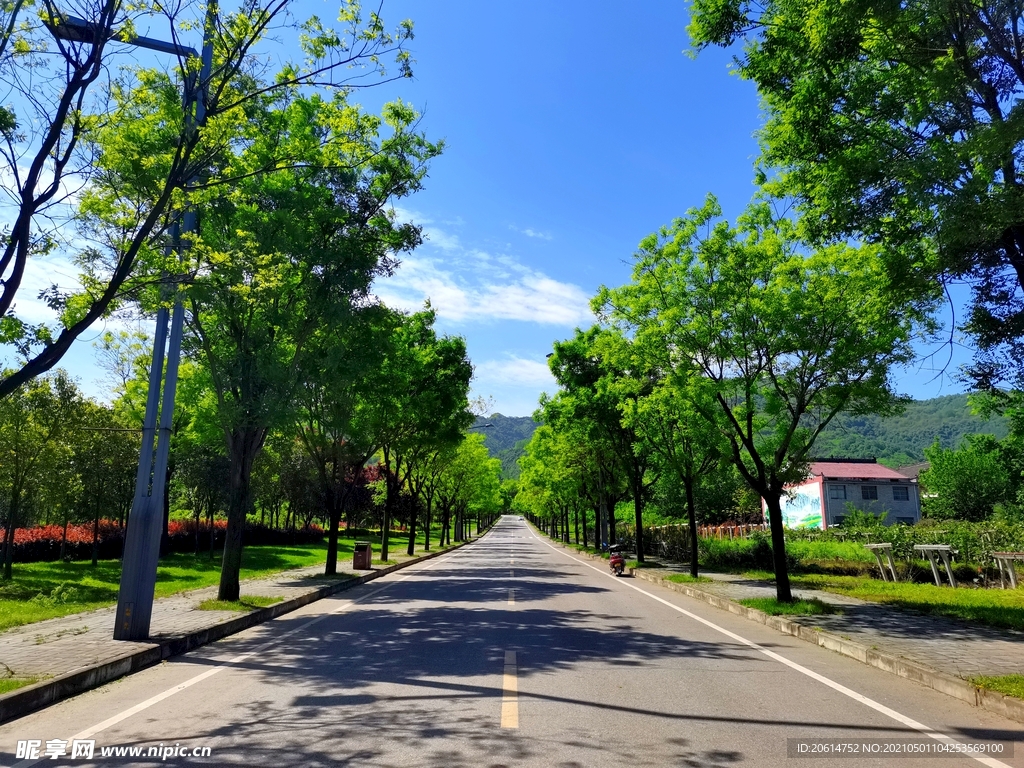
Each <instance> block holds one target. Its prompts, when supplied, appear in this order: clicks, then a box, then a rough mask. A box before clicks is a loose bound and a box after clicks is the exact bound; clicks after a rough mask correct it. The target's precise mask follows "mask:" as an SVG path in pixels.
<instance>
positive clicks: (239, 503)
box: [217, 427, 266, 602]
mask: <svg viewBox="0 0 1024 768" xmlns="http://www.w3.org/2000/svg"><path fill="white" fill-rule="evenodd" d="M265 436H266V431H265V430H263V429H261V428H259V427H249V428H242V429H238V430H235V431H234V433H233V434H232V436H231V440H230V442H229V445H228V456H229V460H230V476H231V483H230V493H229V502H228V528H227V531H226V532H225V534H224V555H223V557H222V558H221V567H220V589H219V591H218V593H217V599H218V600H228V601H232V602H233V601H235V600H237V599H238V594H239V583H238V574H239V571H241V570H242V536H243V534H244V532H245V519H246V515H248V513H249V494H250V492H251V485H252V465H253V462H254V461H255V460H256V456H257V455H258V454H259V452H260V448H262V447H263V438H264V437H265Z"/></svg>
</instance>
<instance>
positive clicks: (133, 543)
mask: <svg viewBox="0 0 1024 768" xmlns="http://www.w3.org/2000/svg"><path fill="white" fill-rule="evenodd" d="M217 13H218V8H217V0H210V2H209V3H208V4H207V7H206V24H205V30H204V34H203V52H202V64H201V67H200V72H199V77H198V79H196V77H195V75H194V74H193V75H186V77H185V84H184V93H183V95H182V104H183V107H184V115H185V129H186V131H194V130H196V129H198V128H199V127H200V126H202V125H203V122H204V121H205V119H206V90H207V82H208V80H209V78H210V72H211V70H212V68H213V27H214V24H215V22H216V20H217ZM53 18H54V19H55V21H54V22H53V23H50V24H48V25H47V27H48V29H49V30H50V33H51V34H53V36H54V37H57V38H60V39H62V40H69V41H72V42H78V43H87V44H93V45H95V44H97V43H105V42H107V41H109V40H112V39H114V38H115V37H116V36H117V35H118V34H119V33H118V32H116V31H115V30H112V29H109V28H108V29H102V28H101V27H100V26H99V25H98V24H96V23H95V22H90V21H86V20H84V19H80V18H78V17H76V16H70V15H65V14H54V16H53ZM124 42H127V43H128V44H129V45H133V46H136V47H138V48H146V49H148V50H151V51H158V52H160V53H171V54H174V55H175V56H178V57H181V58H184V59H186V60H187V59H189V58H197V57H199V55H200V54H199V53H198V52H197V51H196V50H195V49H194V48H189V47H187V46H183V45H178V44H177V43H168V42H165V41H163V40H155V39H153V38H150V37H142V36H132V37H131V39H129V40H126V41H124ZM195 181H196V179H195V177H193V178H190V179H188V181H186V186H188V185H190V184H192V183H194V182H195ZM182 219H183V221H182V223H181V224H180V225H179V224H178V223H175V224H174V225H173V227H172V228H171V242H172V245H171V248H172V249H174V250H177V249H179V248H180V247H181V243H182V238H186V239H187V237H188V235H191V234H193V233H195V232H196V231H197V216H196V212H195V211H194V210H192V209H189V210H187V211H185V214H184V216H183V217H182ZM170 315H171V313H170V312H169V311H168V309H167V307H161V308H160V309H159V310H158V311H157V315H156V331H155V334H154V338H153V361H152V364H151V366H150V370H149V393H148V395H147V397H146V414H145V419H144V421H143V426H142V449H141V450H140V451H139V469H138V472H137V474H136V477H135V498H134V499H133V501H132V510H131V513H130V514H129V516H128V529H127V531H126V534H125V549H124V561H123V563H122V566H121V587H120V590H119V591H118V598H117V618H116V621H115V623H114V639H115V640H145V639H147V638H148V637H149V624H150V619H151V618H152V615H153V592H154V589H155V587H156V567H157V561H158V559H159V556H160V534H161V528H162V525H161V524H162V523H163V498H164V488H165V486H166V482H167V459H168V455H169V453H170V444H171V427H172V425H173V418H174V396H175V391H176V389H177V385H178V362H179V360H180V358H181V336H182V326H183V324H184V310H183V307H182V304H181V300H180V298H179V299H177V300H176V301H175V303H174V314H173V317H171V334H170V343H169V344H168V339H167V321H168V317H169V316H170ZM165 347H167V350H166V360H167V374H166V377H165V376H164V348H165ZM161 381H162V382H163V398H162V404H161V397H160V389H161ZM158 411H159V418H160V426H159V433H157V413H158ZM154 439H156V456H155V460H154V449H153V442H154Z"/></svg>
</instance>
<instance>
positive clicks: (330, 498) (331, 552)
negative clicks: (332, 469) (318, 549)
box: [324, 488, 341, 576]
mask: <svg viewBox="0 0 1024 768" xmlns="http://www.w3.org/2000/svg"><path fill="white" fill-rule="evenodd" d="M324 491H325V492H326V496H327V512H328V515H329V518H330V522H329V526H328V530H327V564H326V565H325V566H324V574H325V575H327V576H333V575H334V574H336V573H337V572H338V527H339V526H340V525H341V504H339V503H338V502H339V501H340V499H339V498H338V494H337V493H336V492H335V490H334V489H333V488H325V489H324Z"/></svg>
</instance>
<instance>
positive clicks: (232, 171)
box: [0, 0, 412, 399]
mask: <svg viewBox="0 0 1024 768" xmlns="http://www.w3.org/2000/svg"><path fill="white" fill-rule="evenodd" d="M73 10H74V12H75V13H76V14H77V15H80V16H81V17H83V18H85V19H86V20H88V22H89V23H91V24H92V27H91V29H90V32H89V33H88V34H86V35H84V38H83V39H80V40H76V41H68V40H62V39H55V36H54V34H53V30H54V29H55V28H57V27H60V26H61V24H62V23H63V17H62V13H63V11H60V10H58V9H57V7H56V6H55V5H54V4H53V3H50V2H43V1H41V0H13V1H12V2H7V3H3V4H2V5H0V80H2V81H3V82H4V83H5V85H6V86H7V90H6V91H5V93H7V94H8V96H10V95H12V94H13V95H14V96H15V98H13V99H12V100H11V101H10V102H8V106H5V107H3V108H0V139H2V140H0V170H2V172H3V176H4V179H5V186H6V185H9V186H10V188H11V191H12V193H13V194H11V195H9V196H5V198H4V201H5V204H6V205H7V206H8V208H9V210H8V211H7V212H6V213H5V215H4V219H5V220H7V221H10V222H11V226H10V228H9V229H8V230H7V232H6V233H5V237H4V238H3V239H2V241H0V345H10V346H12V347H13V348H14V349H15V351H16V352H17V353H18V356H19V357H20V358H21V359H23V360H24V361H25V362H24V364H22V365H21V366H20V367H17V368H13V369H11V370H8V371H5V372H4V373H3V374H2V375H0V399H3V398H4V397H6V396H8V395H9V394H11V393H12V392H13V391H14V390H15V389H16V388H17V387H18V386H20V385H21V384H23V383H25V382H26V381H28V380H29V379H31V378H33V377H35V376H38V375H40V374H42V373H44V372H46V371H48V370H50V369H52V368H53V366H54V365H56V364H57V363H58V362H59V361H60V359H61V358H62V357H63V356H64V354H65V353H66V352H67V351H68V349H69V348H70V347H71V345H72V343H73V342H74V341H75V339H77V338H78V337H79V336H80V335H81V334H82V333H83V332H84V331H85V330H86V329H87V328H89V327H90V326H91V325H92V324H93V323H94V322H95V321H96V320H98V319H100V318H101V317H104V316H106V315H107V314H108V313H109V312H110V311H111V310H113V309H115V308H116V307H117V306H118V305H119V304H120V303H121V302H123V301H124V300H125V299H126V298H130V297H131V295H132V294H133V292H134V291H136V290H138V287H139V286H138V285H135V281H136V280H137V279H141V280H142V282H143V283H145V282H146V281H149V280H151V279H154V278H156V277H159V275H160V273H161V271H162V270H161V269H160V265H159V264H156V265H149V264H147V262H148V261H149V260H150V258H151V257H153V256H155V255H157V254H158V253H159V250H160V246H161V245H162V243H161V241H162V240H163V239H165V237H164V236H165V235H167V234H168V233H170V232H171V230H172V229H173V227H174V225H175V224H176V222H178V220H179V214H180V212H181V210H182V204H183V201H182V199H181V198H182V195H183V191H184V189H185V188H186V186H188V184H189V182H190V180H192V179H194V178H195V177H196V175H197V174H198V173H200V172H202V173H203V174H204V175H205V177H206V179H205V185H206V186H207V187H209V185H218V184H219V185H223V184H226V183H230V182H231V180H232V179H233V178H236V174H237V172H238V168H237V167H236V166H234V165H233V164H232V163H230V162H225V155H230V154H232V153H233V152H237V149H238V147H239V146H240V145H242V144H245V143H250V142H252V141H253V140H260V139H262V138H264V137H260V136H259V135H258V134H259V131H261V130H265V129H266V128H267V126H266V125H263V124H260V122H259V121H256V120H253V117H254V115H255V113H256V112H258V111H259V110H260V109H261V108H263V107H264V106H265V104H266V102H267V101H268V100H271V101H272V100H274V99H275V98H280V95H281V94H285V93H290V92H294V91H296V90H303V91H306V92H309V91H312V90H315V89H316V88H324V89H328V88H340V89H344V90H346V91H348V90H352V89H353V88H358V87H361V86H365V85H369V84H373V83H375V82H376V83H379V82H383V81H386V80H387V79H388V78H389V77H407V76H411V70H410V68H409V64H410V59H409V55H408V52H407V51H405V50H404V45H405V43H406V42H407V41H408V40H409V39H410V38H411V37H412V23H411V22H409V21H405V22H402V23H401V24H400V25H399V26H398V28H397V30H396V31H395V32H394V33H391V32H388V31H387V29H386V28H385V26H384V23H383V21H382V19H381V18H380V16H379V15H378V14H377V13H371V14H369V16H368V17H363V16H362V14H361V11H360V8H359V5H358V3H356V2H353V1H351V0H342V3H341V8H340V11H339V13H338V17H337V18H338V22H337V26H336V27H335V26H331V25H330V24H324V22H322V21H321V20H320V19H319V18H317V17H315V16H312V17H309V18H308V19H306V20H305V21H299V20H298V19H296V18H295V16H294V11H295V3H294V2H292V1H291V0H268V1H267V2H263V1H262V0H250V2H246V3H244V4H242V5H241V6H239V7H238V8H237V9H235V10H233V11H231V12H228V13H222V12H220V9H219V7H218V4H217V3H216V2H213V1H212V0H211V2H209V3H207V2H198V1H193V0H186V1H185V2H180V3H175V4H173V5H171V6H168V5H163V4H156V3H148V2H142V3H123V2H120V0H82V2H77V3H75V5H74V8H73ZM160 19H162V20H166V22H167V25H166V27H165V28H164V29H165V36H166V38H167V39H169V40H178V35H179V33H180V32H181V31H182V30H183V29H192V30H196V32H195V33H194V34H195V38H198V37H199V34H198V30H202V29H206V28H208V29H209V32H210V35H209V37H210V39H211V40H212V41H213V64H212V68H211V70H210V71H209V74H208V76H206V77H203V78H201V73H200V69H199V61H198V58H196V57H191V56H180V57H178V56H166V57H165V59H166V61H167V64H168V67H167V69H165V70H155V69H147V68H142V67H137V66H132V65H131V63H130V62H131V61H132V58H133V57H130V56H127V57H124V59H123V61H124V65H123V66H121V67H120V68H117V62H118V61H119V58H118V57H119V55H120V54H121V53H125V52H129V51H130V43H131V40H132V39H133V37H134V36H135V29H136V27H139V28H145V27H148V26H149V25H150V23H151V22H152V21H153V20H160ZM282 29H288V30H289V31H290V32H292V33H294V34H295V36H296V38H297V44H296V45H295V46H294V47H293V51H294V53H295V55H294V57H292V56H287V57H285V58H283V61H282V64H281V66H280V68H279V70H278V71H276V72H270V73H268V72H267V62H268V61H270V60H271V59H272V58H273V59H278V58H279V57H278V56H277V55H276V52H274V51H273V45H274V41H273V39H274V36H275V35H277V34H280V33H281V31H282ZM155 34H157V35H159V32H155ZM182 42H183V43H184V42H185V41H182ZM189 42H193V44H196V45H197V47H199V46H198V39H194V41H189ZM271 53H274V54H275V55H273V56H270V55H268V54H271ZM392 58H393V60H394V63H395V66H396V69H395V70H394V71H393V72H392V73H391V74H390V75H389V74H388V73H387V71H386V70H385V65H386V62H387V60H388V59H392ZM118 69H119V70H120V71H117V70H118ZM268 74H269V76H268ZM201 79H202V81H201V82H200V80H201ZM183 92H184V94H185V100H184V106H183V100H182V93H183ZM200 94H202V97H201V98H202V100H203V106H204V112H205V116H200V115H199V114H198V113H197V111H196V109H197V103H198V101H199V99H200ZM342 130H343V131H344V130H345V129H342ZM269 146H270V143H265V147H269ZM293 150H294V147H293V146H291V145H289V144H288V143H287V142H283V143H280V144H278V145H277V146H276V149H275V150H274V151H270V152H267V153H265V154H264V156H263V158H262V159H263V164H262V165H260V166H259V167H257V168H249V169H247V171H246V172H247V173H257V174H259V173H262V172H264V171H274V170H275V169H278V168H280V167H282V166H291V165H292V164H293V163H295V162H301V159H300V158H298V157H296V156H295V155H294V153H293ZM111 177H113V178H111ZM78 192H81V193H82V194H81V197H82V205H81V207H80V208H79V210H77V211H76V210H75V206H74V205H73V204H72V201H73V199H74V197H75V194H76V193H78ZM112 197H113V198H114V199H115V200H116V203H112V201H111V198H112ZM112 208H113V210H112ZM97 217H98V218H99V219H101V220H102V221H103V222H105V225H104V227H103V230H104V231H103V232H101V233H97V232H96V231H95V230H96V222H95V219H96V218H97ZM111 219H116V225H115V226H113V227H110V226H107V225H109V222H110V220H111ZM79 225H81V226H84V227H85V229H86V232H85V234H86V236H87V239H88V240H89V241H90V243H91V245H90V246H89V247H87V248H84V249H80V250H77V251H76V250H74V249H73V248H72V246H70V245H67V244H66V243H68V242H69V241H70V242H74V238H72V237H70V235H71V234H72V232H73V229H74V228H75V227H76V226H79ZM57 252H62V253H63V254H65V255H66V256H67V257H68V258H69V259H72V258H73V259H74V260H75V262H76V263H77V265H78V267H79V268H80V269H81V275H80V279H79V282H80V284H81V286H82V287H81V289H80V290H77V291H68V290H67V289H64V288H61V287H60V286H58V285H56V284H54V285H52V286H50V287H49V288H47V289H46V290H45V291H44V298H45V300H46V301H47V303H48V305H49V306H50V308H51V309H52V310H53V311H54V313H55V315H56V317H57V321H56V322H55V323H52V324H47V323H32V322H30V321H29V320H27V319H25V318H24V317H20V316H19V315H18V314H17V312H16V307H15V299H16V297H17V296H18V295H19V292H20V291H22V290H23V289H24V287H25V285H24V284H23V281H24V277H25V273H26V268H27V266H28V262H29V260H30V259H31V258H32V257H34V256H38V255H43V254H54V253H57ZM156 261H157V262H159V259H157V260H156ZM140 262H142V263H143V265H142V266H140ZM175 271H176V270H172V271H171V273H172V274H173V273H174V272H175Z"/></svg>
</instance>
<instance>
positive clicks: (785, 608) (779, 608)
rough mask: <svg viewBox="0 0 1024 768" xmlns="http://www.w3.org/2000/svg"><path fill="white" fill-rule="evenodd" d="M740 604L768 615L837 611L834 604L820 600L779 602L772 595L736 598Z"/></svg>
mask: <svg viewBox="0 0 1024 768" xmlns="http://www.w3.org/2000/svg"><path fill="white" fill-rule="evenodd" d="M736 602H738V603H739V604H740V605H745V606H747V607H748V608H756V609H757V610H759V611H762V612H764V613H767V614H769V615H770V616H820V615H822V614H826V613H838V611H837V610H836V608H835V606H833V605H829V604H828V603H823V602H822V601H821V600H818V599H816V598H815V599H812V600H794V601H793V602H792V603H780V602H779V601H778V600H777V599H776V598H774V597H751V598H747V599H746V600H737V601H736Z"/></svg>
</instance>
